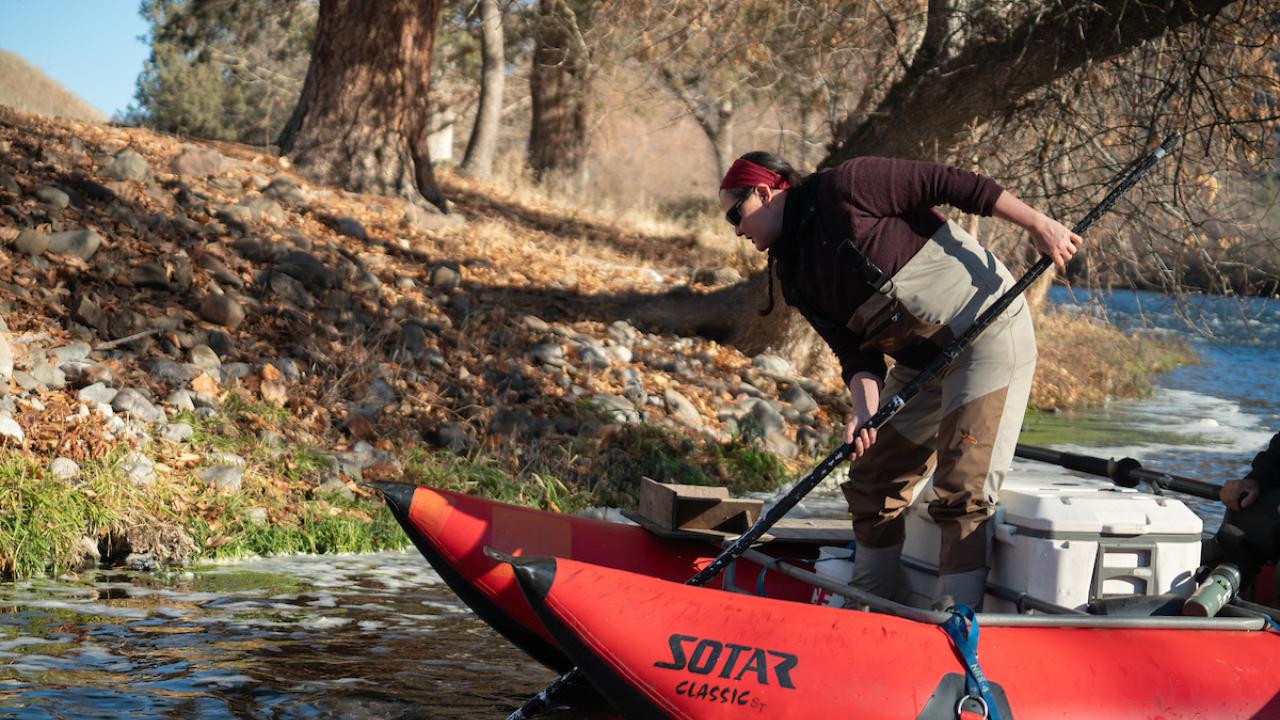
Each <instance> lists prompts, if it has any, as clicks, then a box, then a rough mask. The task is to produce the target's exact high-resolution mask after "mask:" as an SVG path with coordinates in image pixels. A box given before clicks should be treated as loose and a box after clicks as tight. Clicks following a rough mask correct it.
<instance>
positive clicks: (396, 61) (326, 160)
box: [278, 0, 446, 210]
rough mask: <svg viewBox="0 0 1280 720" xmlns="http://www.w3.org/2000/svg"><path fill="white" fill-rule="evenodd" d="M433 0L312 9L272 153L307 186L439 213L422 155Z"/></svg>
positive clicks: (435, 13)
mask: <svg viewBox="0 0 1280 720" xmlns="http://www.w3.org/2000/svg"><path fill="white" fill-rule="evenodd" d="M439 14H440V2H439V0H418V1H415V0H367V1H365V2H357V0H321V2H320V14H319V18H318V20H317V23H316V37H315V43H314V45H313V47H312V52H311V65H310V66H309V67H308V68H307V79H306V81H305V83H304V84H303V87H302V95H301V97H300V98H299V99H298V105H297V107H296V108H295V109H294V111H293V116H292V117H291V118H290V119H289V122H288V124H286V125H285V128H284V130H283V131H281V133H280V139H279V141H278V142H279V145H280V149H281V152H283V153H285V154H287V155H288V156H289V158H290V160H292V161H293V163H294V166H295V167H297V168H298V171H299V172H301V173H302V174H303V175H305V176H307V177H308V178H309V179H311V180H312V181H314V182H318V183H325V184H329V185H336V186H338V187H341V188H343V189H346V190H351V191H354V192H362V193H375V194H380V195H392V196H400V197H404V198H408V199H410V200H412V201H415V202H420V201H421V200H422V199H423V198H425V199H426V200H428V201H430V202H431V203H432V204H433V205H435V206H436V207H438V208H440V209H441V210H446V205H445V201H444V197H443V196H442V195H441V194H440V189H439V187H438V186H437V185H436V181H435V176H434V175H433V174H432V172H431V155H430V153H429V152H428V150H427V135H428V134H429V130H430V128H429V127H428V122H427V118H428V112H427V81H428V77H429V73H430V69H431V51H432V48H433V44H434V41H435V28H436V20H437V18H438V17H439Z"/></svg>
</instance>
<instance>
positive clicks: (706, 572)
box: [507, 133, 1178, 720]
mask: <svg viewBox="0 0 1280 720" xmlns="http://www.w3.org/2000/svg"><path fill="white" fill-rule="evenodd" d="M1177 142H1178V134H1177V133H1174V134H1173V135H1170V136H1169V137H1168V138H1166V139H1165V141H1164V142H1163V143H1161V144H1160V147H1158V148H1156V149H1155V150H1154V151H1153V152H1152V153H1151V154H1150V155H1147V156H1146V158H1144V159H1143V160H1142V162H1140V163H1138V165H1137V166H1135V167H1134V168H1133V169H1132V170H1131V171H1129V172H1128V173H1127V174H1125V175H1124V177H1123V178H1122V179H1121V180H1120V181H1119V182H1118V183H1116V185H1115V187H1113V188H1112V189H1111V191H1110V192H1108V193H1107V195H1106V197H1104V198H1102V200H1101V202H1099V203H1098V204H1097V205H1095V206H1094V208H1093V209H1092V210H1090V211H1089V214H1087V215H1085V216H1084V219H1083V220H1081V221H1080V222H1079V223H1077V224H1076V226H1075V227H1074V228H1072V232H1074V233H1075V234H1076V235H1082V234H1084V231H1085V230H1087V229H1088V228H1089V226H1090V225H1092V224H1093V223H1094V221H1096V220H1097V219H1098V218H1100V217H1102V216H1103V215H1104V214H1105V213H1106V212H1107V210H1109V209H1111V206H1112V205H1114V204H1115V203H1116V200H1118V199H1119V198H1120V196H1121V195H1123V194H1125V192H1127V191H1128V190H1129V188H1131V187H1133V186H1134V184H1135V183H1137V182H1138V179H1139V178H1141V177H1142V176H1143V175H1145V174H1146V172H1147V171H1148V170H1150V169H1151V168H1152V166H1154V165H1155V164H1156V163H1157V162H1158V161H1159V160H1160V158H1162V157H1164V156H1165V154H1166V153H1168V152H1169V150H1170V149H1172V148H1173V146H1174V145H1175V144H1176V143H1177ZM1052 264H1053V260H1051V259H1050V258H1048V257H1041V258H1040V260H1038V261H1037V262H1036V264H1035V265H1032V266H1031V269H1030V270H1028V271H1027V272H1026V273H1025V274H1024V275H1023V276H1022V279H1021V280H1019V281H1018V282H1017V283H1015V284H1014V286H1013V287H1011V288H1009V290H1008V292H1006V293H1005V294H1003V295H1001V296H1000V297H999V298H997V299H996V301H995V302H993V303H991V305H990V306H989V307H987V309H986V310H984V311H983V312H982V314H981V315H979V316H978V319H977V320H975V321H974V322H973V325H971V326H969V329H968V330H966V331H964V332H963V333H962V334H961V335H960V337H958V338H956V339H955V340H953V341H952V342H951V344H950V345H948V346H947V347H945V348H943V350H942V352H941V353H940V354H939V355H938V357H937V358H935V359H934V360H933V362H931V363H929V365H928V366H926V367H925V369H924V370H921V371H920V374H919V375H916V376H915V378H914V379H912V380H911V382H909V383H907V385H906V386H905V387H903V388H902V390H900V391H899V392H898V394H896V395H894V396H893V397H891V398H889V400H888V401H887V402H885V403H884V405H882V406H881V408H880V410H879V411H877V412H876V414H875V415H872V416H871V418H870V419H869V420H867V421H866V422H865V423H863V424H862V425H861V426H859V427H858V432H861V431H862V430H875V429H879V428H882V427H884V426H885V425H886V424H887V423H888V422H889V421H890V420H892V419H893V416H895V415H897V414H898V412H899V411H901V410H902V408H903V406H904V405H906V404H907V402H908V401H909V400H911V398H914V397H915V396H916V395H918V394H920V391H921V390H923V389H924V386H925V385H926V384H928V383H929V381H931V380H933V379H934V378H935V377H937V376H938V374H939V373H941V372H942V371H943V370H944V369H945V368H946V367H947V365H950V364H951V361H952V360H954V359H955V358H956V357H957V356H959V355H960V353H962V352H964V350H965V348H967V347H969V345H970V344H971V343H972V342H973V340H974V338H976V337H978V334H979V333H981V332H982V331H983V330H985V329H986V328H987V326H988V325H990V324H991V323H992V322H993V321H994V320H995V319H996V318H997V317H999V316H1000V314H1001V313H1003V312H1004V311H1005V309H1006V308H1008V307H1009V305H1010V304H1011V303H1012V302H1013V301H1014V299H1015V298H1017V297H1018V296H1019V295H1021V294H1022V292H1023V291H1024V290H1026V289H1027V287H1028V286H1030V285H1031V283H1033V282H1035V281H1036V278H1038V277H1040V275H1041V274H1042V273H1044V271H1045V270H1047V269H1049V266H1050V265H1052ZM856 434H857V433H855V435H856ZM852 449H853V446H851V445H850V444H848V443H845V444H842V445H841V446H840V447H838V448H836V449H835V450H834V451H833V452H832V453H831V454H830V455H828V456H827V458H826V459H825V460H823V461H822V462H821V463H819V464H818V467H816V468H814V469H813V471H812V472H810V473H809V474H808V475H806V476H805V477H804V479H802V480H801V481H800V482H798V483H796V484H795V486H794V487H792V488H791V489H790V490H789V491H787V494H786V495H784V496H782V498H781V499H780V500H778V502H776V503H774V505H773V507H771V508H769V512H767V513H765V514H764V515H763V516H762V517H761V518H760V519H759V520H757V521H756V522H755V524H753V525H752V526H751V527H750V528H747V531H746V532H744V533H742V534H741V535H739V536H738V538H737V539H736V540H734V541H733V542H732V543H731V544H730V545H729V546H728V547H726V548H725V549H724V550H721V551H720V554H719V555H717V556H716V559H715V560H712V561H711V563H710V564H708V565H707V566H706V567H704V568H703V569H701V570H699V571H698V573H697V574H696V575H694V576H693V577H691V578H689V579H688V580H686V581H685V583H684V584H685V585H706V584H707V582H708V581H709V580H711V579H712V578H714V577H715V576H716V575H719V574H720V571H722V570H724V569H725V568H726V567H728V565H729V563H731V562H733V561H734V560H736V559H737V558H738V556H739V555H741V554H742V553H743V551H744V550H746V549H747V548H749V547H751V544H752V543H754V542H755V541H756V540H759V539H760V536H761V535H763V534H765V533H766V532H768V530H769V528H771V527H773V526H774V524H775V523H777V522H778V521H779V520H781V519H782V518H783V516H784V515H786V514H787V513H788V512H789V511H790V510H791V508H793V507H795V506H796V503H798V502H800V500H801V499H802V498H804V496H805V495H808V494H809V491H810V490H812V489H813V488H814V487H816V486H817V485H818V483H820V482H822V480H823V478H825V477H826V476H827V475H830V474H831V471H832V470H835V469H836V466H838V465H839V464H840V463H841V462H842V461H844V459H845V458H846V457H847V456H848V455H849V452H850V451H851V450H852ZM580 674H581V671H580V670H579V669H578V668H576V667H575V668H574V669H572V670H570V671H569V672H567V673H565V674H564V675H561V676H560V677H558V678H556V680H555V682H553V683H552V684H551V685H549V686H547V687H546V688H545V689H543V691H542V692H540V693H538V694H537V695H534V696H533V697H531V698H529V700H528V701H527V702H525V704H524V705H523V706H521V707H520V708H519V709H518V710H516V711H515V712H513V713H511V714H510V715H508V716H507V720H523V718H527V717H530V716H532V715H533V714H535V713H537V712H540V711H541V710H543V709H544V708H546V707H547V706H548V705H549V704H550V702H551V698H552V697H553V696H554V695H555V694H556V693H558V692H559V691H560V689H561V688H563V687H564V686H566V685H568V684H569V683H571V682H573V681H574V680H576V679H577V678H578V676H579V675H580Z"/></svg>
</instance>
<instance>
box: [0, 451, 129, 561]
mask: <svg viewBox="0 0 1280 720" xmlns="http://www.w3.org/2000/svg"><path fill="white" fill-rule="evenodd" d="M122 455H123V453H114V454H113V456H112V457H109V458H108V459H107V460H105V461H102V462H98V463H87V464H85V465H84V466H83V467H82V468H81V472H82V474H83V477H84V478H85V482H84V483H83V485H81V486H79V487H76V486H73V485H72V484H70V483H67V482H66V481H63V480H59V479H57V478H54V477H51V476H50V475H49V474H48V473H47V472H46V471H45V469H44V468H42V467H40V466H39V465H36V464H35V463H33V462H32V461H31V460H29V459H27V458H23V457H21V456H18V455H16V454H12V453H9V454H5V455H3V456H0V508H3V510H2V511H0V578H8V577H18V578H23V577H31V576H35V575H43V574H45V573H52V574H55V575H56V574H60V573H63V572H67V571H70V570H74V569H76V566H77V565H78V563H76V561H75V548H76V546H77V545H78V544H79V542H80V538H81V537H82V536H85V535H88V536H90V537H96V536H97V535H98V534H100V533H106V532H108V531H110V530H112V529H113V528H117V527H120V526H121V525H122V524H123V523H124V522H125V520H126V519H127V518H128V517H129V513H128V512H125V511H124V508H126V507H128V506H136V505H142V504H144V503H145V502H146V501H147V500H146V498H145V497H142V496H141V493H139V492H137V491H136V490H135V489H134V488H131V487H126V486H125V484H123V483H119V482H115V481H114V480H113V476H114V475H115V473H114V472H113V469H114V467H115V466H116V465H117V464H118V463H119V460H120V457H121V456H122Z"/></svg>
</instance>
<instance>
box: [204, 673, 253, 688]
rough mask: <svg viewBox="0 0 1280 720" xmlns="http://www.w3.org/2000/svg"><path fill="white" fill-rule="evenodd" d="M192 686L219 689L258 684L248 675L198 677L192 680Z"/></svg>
mask: <svg viewBox="0 0 1280 720" xmlns="http://www.w3.org/2000/svg"><path fill="white" fill-rule="evenodd" d="M190 682H191V684H192V685H213V686H216V687H219V688H231V687H240V686H242V685H247V684H249V683H256V682H258V681H257V680H256V679H255V678H251V677H249V676H248V675H212V676H210V675H196V676H194V677H192V678H191V681H190Z"/></svg>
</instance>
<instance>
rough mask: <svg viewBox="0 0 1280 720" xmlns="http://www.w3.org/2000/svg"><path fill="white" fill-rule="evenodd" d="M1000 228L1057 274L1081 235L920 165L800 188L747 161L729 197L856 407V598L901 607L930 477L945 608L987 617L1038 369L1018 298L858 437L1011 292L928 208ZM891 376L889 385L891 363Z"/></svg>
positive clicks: (732, 216) (761, 157)
mask: <svg viewBox="0 0 1280 720" xmlns="http://www.w3.org/2000/svg"><path fill="white" fill-rule="evenodd" d="M943 204H946V205H951V206H953V207H956V208H958V209H960V210H964V211H966V212H970V213H976V214H979V215H994V216H995V217H998V218H1001V219H1004V220H1007V221H1009V222H1012V223H1014V224H1015V225H1018V226H1020V227H1022V228H1024V229H1026V230H1027V231H1028V232H1029V233H1030V234H1031V238H1032V241H1033V243H1034V244H1035V247H1036V249H1038V250H1039V251H1040V252H1041V253H1043V254H1045V255H1047V256H1049V257H1050V258H1052V259H1053V261H1054V262H1055V263H1056V264H1057V265H1058V266H1059V267H1062V266H1063V265H1065V263H1066V261H1067V260H1069V259H1070V258H1071V256H1072V255H1073V254H1074V253H1075V251H1076V247H1077V246H1078V245H1079V244H1080V237H1079V236H1077V235H1075V234H1074V233H1072V232H1071V231H1070V230H1068V229H1067V228H1065V227H1063V226H1062V225H1061V224H1060V223H1058V222H1056V221H1054V220H1051V219H1050V218H1048V217H1046V216H1044V215H1043V214H1041V213H1039V212H1037V211H1035V210H1033V209H1032V208H1030V207H1028V206H1027V205H1026V204H1025V203H1023V202H1022V201H1020V200H1018V199H1017V198H1016V197H1014V196H1013V195H1011V194H1010V193H1008V192H1006V191H1004V190H1003V189H1002V188H1001V187H1000V186H999V185H998V184H996V183H995V182H994V181H992V180H991V179H989V178H986V177H983V176H980V175H976V174H974V173H971V172H967V171H964V170H960V169H957V168H951V167H945V166H941V165H936V164H933V163H926V162H913V161H906V160H894V159H889V158H874V157H863V158H855V159H853V160H849V161H847V162H845V163H843V164H841V165H839V166H838V167H834V168H829V169H826V170H822V171H819V172H817V173H814V174H813V175H809V176H808V177H805V178H801V177H800V176H799V175H798V174H797V173H796V171H795V170H793V169H792V168H791V166H790V165H788V164H787V163H786V161H785V160H783V159H782V158H779V157H777V156H776V155H772V154H770V153H764V152H753V153H748V154H746V155H743V156H742V157H741V158H739V159H738V160H736V161H735V162H734V164H733V165H732V166H731V167H730V168H729V171H728V172H727V173H726V174H725V177H724V181H723V182H722V183H721V185H720V205H721V208H722V209H723V210H724V211H725V217H726V219H727V220H728V221H729V223H730V224H732V225H733V226H734V228H735V229H736V231H737V234H738V235H739V236H745V237H747V238H748V239H749V240H750V241H751V243H752V244H753V245H754V246H755V248H756V249H757V250H760V251H762V252H768V253H769V265H770V270H771V273H770V276H769V299H768V305H767V307H766V308H765V309H764V310H763V311H762V314H763V313H767V312H769V311H771V310H772V308H773V279H774V276H775V275H776V276H777V279H778V282H779V284H780V286H781V289H782V295H783V298H784V299H785V300H786V302H787V304H789V305H791V306H793V307H795V308H797V309H798V310H799V311H800V312H801V313H802V314H803V315H804V317H805V318H806V319H807V320H808V321H809V323H810V324H811V325H813V327H814V329H815V330H817V332H818V334H819V335H821V336H822V338H823V339H824V340H826V342H827V344H828V345H830V346H831V349H832V351H833V352H834V353H835V355H836V357H837V358H838V359H839V361H840V365H841V375H842V377H843V379H844V382H845V384H846V385H847V386H848V388H849V393H850V395H851V397H852V401H853V417H852V419H851V420H850V421H849V424H848V426H847V427H846V429H845V441H846V442H847V443H849V444H850V445H851V448H852V449H851V455H852V456H854V457H858V458H861V459H860V460H859V461H858V462H856V463H854V464H853V465H852V467H851V468H850V473H849V480H848V481H847V482H845V483H844V484H843V485H842V488H843V490H844V494H845V497H846V499H847V500H848V502H849V511H850V512H851V513H852V515H853V528H854V534H855V536H856V538H857V541H858V551H857V554H856V555H855V560H854V580H853V584H854V585H855V586H856V587H859V588H861V589H864V590H868V591H870V592H873V593H876V594H877V595H881V596H883V597H889V598H893V597H895V596H896V595H897V594H898V591H899V590H900V588H899V576H900V574H901V570H900V565H899V558H900V556H901V554H902V545H903V538H904V533H903V530H904V525H905V518H904V517H903V512H904V511H905V510H906V508H907V507H908V506H909V505H910V504H911V500H912V498H913V497H914V491H915V489H916V488H917V487H918V485H919V483H920V481H921V480H923V479H924V478H925V477H927V476H928V475H929V473H930V472H931V471H932V472H933V488H934V492H935V494H936V496H937V497H936V499H934V500H932V501H930V503H929V513H930V514H931V515H932V516H933V519H934V520H935V521H936V522H937V524H938V527H939V528H940V529H941V532H942V544H941V548H940V551H939V558H938V566H939V584H938V599H939V600H943V599H944V598H948V597H949V600H951V601H954V602H963V603H965V604H968V605H970V606H972V607H975V608H978V607H981V603H982V598H983V595H984V590H985V587H986V577H987V569H988V555H989V544H990V540H989V537H990V530H989V525H990V522H989V520H990V516H991V512H992V509H993V507H994V504H995V501H996V494H997V492H998V491H999V489H1000V483H1001V481H1002V480H1003V479H1004V476H1005V472H1006V470H1007V468H1008V467H1009V464H1010V462H1011V461H1012V458H1013V451H1014V446H1015V444H1016V443H1017V439H1018V432H1019V430H1020V428H1021V425H1022V416H1023V413H1024V412H1025V411H1026V405H1027V398H1028V395H1029V394H1030V389H1031V376H1032V373H1033V371H1034V370H1035V360H1036V349H1035V335H1034V333H1033V331H1032V327H1031V318H1030V313H1029V312H1028V311H1027V306H1026V303H1025V301H1024V300H1023V299H1022V298H1018V299H1017V300H1015V301H1014V303H1013V304H1012V305H1010V306H1009V308H1008V309H1007V310H1006V311H1005V312H1004V313H1002V314H1001V315H1000V317H999V318H998V319H997V320H995V321H994V322H993V323H992V324H991V325H990V326H989V327H988V328H987V329H986V330H984V331H983V332H982V334H981V335H979V336H978V338H977V339H976V340H975V341H974V343H973V344H972V345H971V346H970V347H969V348H968V349H967V350H965V352H964V353H962V354H961V355H960V356H959V357H957V358H956V359H955V360H954V361H953V362H951V364H950V365H949V366H948V368H947V370H946V371H945V372H944V373H943V374H942V375H941V376H940V377H938V378H935V379H934V380H933V381H932V382H931V383H930V384H929V385H928V386H927V387H926V389H925V390H924V391H922V392H921V393H920V394H919V395H917V396H916V397H915V399H913V400H912V401H911V402H910V403H908V404H907V405H906V407H904V408H903V409H902V411H900V412H899V413H898V415H897V416H895V418H894V419H893V421H892V422H890V423H889V424H888V425H886V426H885V427H884V428H883V429H881V430H879V431H878V432H877V431H873V430H862V431H860V432H857V434H856V435H855V431H856V430H857V428H858V426H859V425H861V424H862V423H864V422H865V421H866V420H867V419H868V418H870V417H871V416H872V415H873V414H874V413H875V411H876V410H877V408H878V407H879V405H880V400H881V398H889V397H892V396H893V394H894V393H896V392H897V391H898V390H900V389H901V388H902V387H903V386H904V385H905V384H906V383H907V382H909V381H910V380H911V379H912V378H913V377H915V375H916V373H917V372H918V371H919V370H920V369H922V368H924V367H925V366H926V365H927V364H928V363H929V362H930V361H931V360H932V359H933V358H934V357H935V356H936V355H937V354H938V351H939V350H940V349H941V348H943V347H945V346H946V345H947V344H948V343H949V342H950V341H951V340H953V339H954V338H955V337H957V336H958V335H959V334H960V333H962V332H964V330H965V329H967V328H968V327H969V326H970V325H972V323H973V321H974V319H975V318H977V316H978V314H979V313H980V312H981V311H982V310H983V309H984V308H985V307H986V306H987V305H989V304H990V303H991V302H993V301H994V300H995V299H996V298H997V297H998V296H999V295H1000V294H1001V293H1002V292H1003V291H1004V290H1007V289H1008V288H1009V287H1010V286H1012V285H1013V278H1012V276H1011V275H1010V274H1009V271H1008V270H1006V269H1005V267H1004V265H1002V264H1001V263H1000V261H999V260H997V259H996V257H995V256H994V255H992V254H991V253H989V252H987V251H986V250H984V249H983V248H982V247H981V246H980V245H979V244H978V243H977V241H975V240H974V239H973V238H972V237H971V236H969V235H968V234H967V233H966V232H965V231H964V230H962V229H961V228H960V226H958V225H956V224H955V223H952V222H949V221H947V220H946V219H945V218H944V217H943V216H942V215H940V214H939V213H938V212H937V211H936V210H934V209H933V208H934V206H936V205H943ZM885 355H889V356H891V357H893V358H894V360H895V365H894V367H893V368H892V369H891V370H888V371H886V363H885V359H884V356H885Z"/></svg>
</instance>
